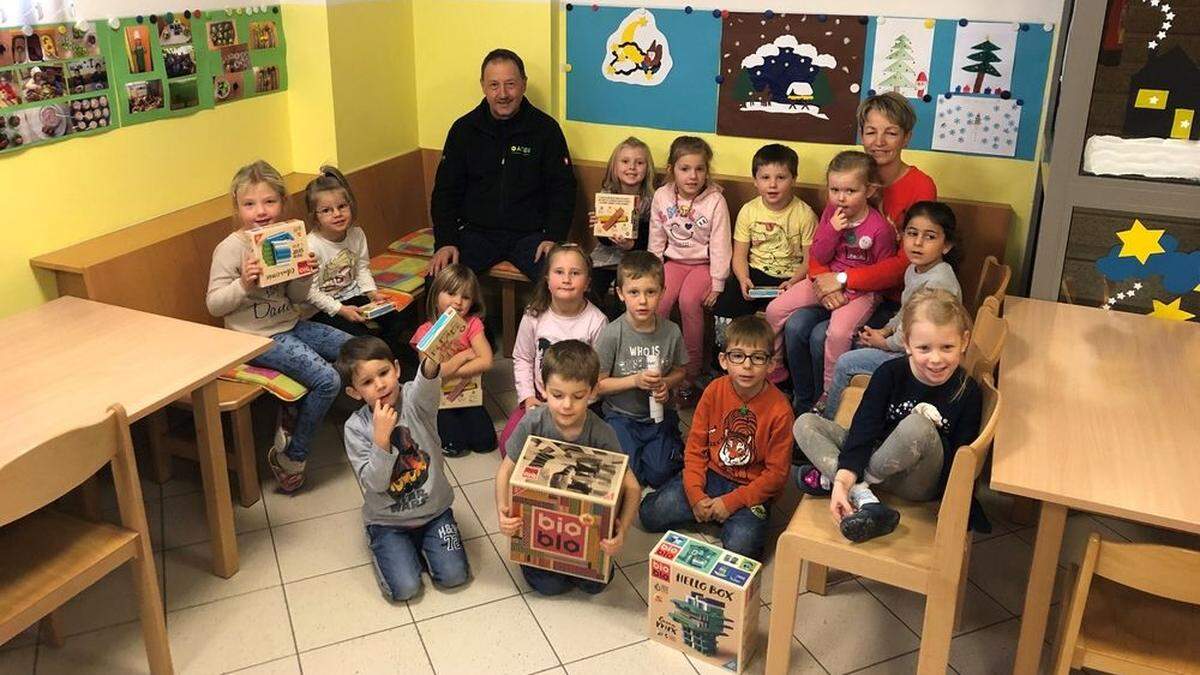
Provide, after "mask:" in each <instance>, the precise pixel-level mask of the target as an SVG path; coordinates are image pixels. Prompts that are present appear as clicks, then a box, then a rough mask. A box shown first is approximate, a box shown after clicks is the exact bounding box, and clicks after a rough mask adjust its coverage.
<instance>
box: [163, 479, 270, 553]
mask: <svg viewBox="0 0 1200 675" xmlns="http://www.w3.org/2000/svg"><path fill="white" fill-rule="evenodd" d="M267 489H270V488H267ZM162 518H163V546H164V547H166V548H169V549H170V548H177V547H179V546H190V545H191V544H199V543H200V542H202V541H208V540H209V533H208V517H207V515H206V514H205V510H204V494H203V493H200V492H192V493H189V494H183V495H176V496H172V497H165V498H163V515H162ZM233 527H234V531H235V532H238V533H239V534H240V533H243V532H254V531H256V530H262V529H265V528H266V527H267V511H266V509H265V508H263V500H261V499H260V500H258V502H256V503H255V504H254V505H253V506H251V507H250V508H248V509H247V508H243V507H242V506H241V505H239V504H237V503H236V502H235V503H233Z"/></svg>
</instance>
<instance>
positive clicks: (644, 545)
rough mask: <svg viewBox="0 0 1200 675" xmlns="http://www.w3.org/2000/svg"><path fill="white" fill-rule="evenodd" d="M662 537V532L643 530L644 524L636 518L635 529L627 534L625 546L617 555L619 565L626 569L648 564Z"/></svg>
mask: <svg viewBox="0 0 1200 675" xmlns="http://www.w3.org/2000/svg"><path fill="white" fill-rule="evenodd" d="M662 536H663V535H662V532H647V531H645V530H643V529H642V524H641V523H640V522H638V521H637V519H636V518H635V519H634V522H633V527H631V528H629V531H628V532H626V533H625V545H624V546H623V547H621V551H620V553H617V558H616V562H617V565H619V566H621V567H625V566H627V565H636V564H638V563H644V562H646V561H647V560H649V559H650V552H651V551H653V550H654V547H655V545H657V544H658V540H659V539H662Z"/></svg>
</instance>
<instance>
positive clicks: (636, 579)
mask: <svg viewBox="0 0 1200 675" xmlns="http://www.w3.org/2000/svg"><path fill="white" fill-rule="evenodd" d="M621 572H622V573H624V574H625V578H626V579H629V583H630V584H631V585H632V586H633V590H635V591H637V594H638V597H640V598H641V599H642V602H648V596H647V594H648V593H649V592H650V561H646V562H641V563H638V564H636V565H629V566H627V567H622V568H621Z"/></svg>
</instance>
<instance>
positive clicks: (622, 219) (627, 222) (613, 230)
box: [592, 192, 637, 239]
mask: <svg viewBox="0 0 1200 675" xmlns="http://www.w3.org/2000/svg"><path fill="white" fill-rule="evenodd" d="M636 205H637V196H636V195H616V194H607V193H604V192H597V193H596V226H595V227H594V228H593V229H592V232H593V233H594V234H595V235H596V236H597V237H624V238H625V239H633V238H635V237H636V236H637V224H636V223H635V222H634V220H633V212H634V208H635V206H636Z"/></svg>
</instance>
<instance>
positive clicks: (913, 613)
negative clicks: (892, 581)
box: [858, 577, 1012, 635]
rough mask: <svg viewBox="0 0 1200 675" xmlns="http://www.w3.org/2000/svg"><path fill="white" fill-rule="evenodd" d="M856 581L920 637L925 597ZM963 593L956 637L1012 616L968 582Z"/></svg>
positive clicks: (878, 583)
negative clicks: (964, 600)
mask: <svg viewBox="0 0 1200 675" xmlns="http://www.w3.org/2000/svg"><path fill="white" fill-rule="evenodd" d="M858 580H859V582H860V583H862V585H863V586H865V587H866V589H867V590H868V591H870V592H871V594H872V595H874V596H875V597H876V598H878V599H879V601H880V602H882V603H883V604H884V605H886V606H887V608H888V609H890V610H892V613H893V614H895V615H896V616H898V617H900V620H901V621H903V622H904V623H905V625H907V626H908V627H909V628H911V629H912V631H913V632H914V633H916V634H917V635H920V634H921V626H922V625H923V623H924V621H925V596H923V595H921V594H919V593H913V592H912V591H908V590H905V589H903V588H897V587H896V586H889V585H887V584H884V583H880V582H878V581H874V580H872V579H867V578H866V577H859V579H858ZM965 592H966V594H967V600H966V604H965V605H964V606H963V615H962V624H961V625H960V626H959V628H958V629H957V630H955V631H954V634H955V635H962V634H963V633H969V632H971V631H973V630H976V629H978V628H981V627H983V626H987V625H990V624H993V623H996V622H997V621H1002V620H1004V619H1007V618H1010V617H1012V614H1010V613H1009V612H1008V611H1007V610H1005V609H1004V608H1003V607H1001V606H1000V605H998V604H997V603H996V602H995V601H994V600H992V599H991V598H989V597H988V596H987V595H986V594H985V593H983V591H980V590H979V588H978V587H977V586H976V585H975V584H973V583H971V582H967V586H966V591H965Z"/></svg>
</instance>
